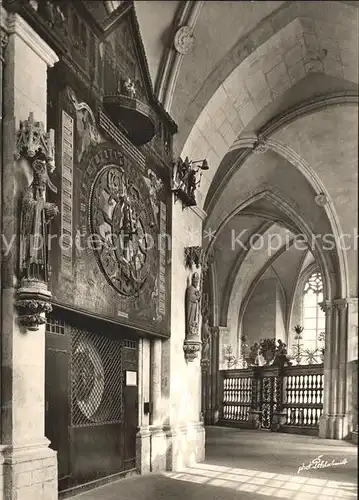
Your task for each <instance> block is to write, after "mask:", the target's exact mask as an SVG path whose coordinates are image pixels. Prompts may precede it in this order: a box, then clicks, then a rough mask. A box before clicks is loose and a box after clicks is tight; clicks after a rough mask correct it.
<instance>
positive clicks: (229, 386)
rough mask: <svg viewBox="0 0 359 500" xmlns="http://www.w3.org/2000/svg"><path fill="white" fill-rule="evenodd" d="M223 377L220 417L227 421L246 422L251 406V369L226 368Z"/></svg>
mask: <svg viewBox="0 0 359 500" xmlns="http://www.w3.org/2000/svg"><path fill="white" fill-rule="evenodd" d="M222 373H225V374H228V377H224V379H223V399H222V401H223V411H222V419H223V420H226V421H228V422H241V423H248V422H249V421H250V410H251V408H252V405H253V402H252V395H253V393H254V391H253V383H255V379H254V377H253V370H250V369H246V370H226V372H222Z"/></svg>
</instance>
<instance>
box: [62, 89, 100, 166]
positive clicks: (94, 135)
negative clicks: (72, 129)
mask: <svg viewBox="0 0 359 500" xmlns="http://www.w3.org/2000/svg"><path fill="white" fill-rule="evenodd" d="M68 95H69V98H70V99H71V102H72V104H73V106H74V108H75V110H76V129H77V136H78V144H79V145H78V148H77V161H78V162H81V160H82V159H83V156H84V154H85V153H86V152H87V151H88V149H89V148H90V147H91V146H96V145H97V144H98V143H99V142H100V134H99V132H98V130H97V126H96V119H95V116H94V114H93V112H92V109H91V108H90V106H88V104H86V103H85V102H78V100H77V98H76V96H75V93H74V92H73V90H72V89H70V88H68Z"/></svg>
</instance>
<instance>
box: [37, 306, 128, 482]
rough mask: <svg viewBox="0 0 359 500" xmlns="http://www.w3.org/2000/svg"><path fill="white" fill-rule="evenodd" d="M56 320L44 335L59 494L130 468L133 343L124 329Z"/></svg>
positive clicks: (49, 420) (49, 418) (49, 426)
mask: <svg viewBox="0 0 359 500" xmlns="http://www.w3.org/2000/svg"><path fill="white" fill-rule="evenodd" d="M59 314H60V317H61V318H62V321H60V320H59V319H57V320H55V319H54V318H51V319H49V322H48V325H47V332H46V404H47V411H46V435H47V437H48V439H50V440H51V447H52V448H53V449H54V450H56V451H57V452H58V463H59V489H60V490H62V489H67V488H69V487H72V486H76V485H79V484H83V483H86V482H88V481H93V480H95V479H98V478H100V477H104V476H107V475H110V474H115V473H117V472H122V471H126V470H129V469H132V468H134V467H135V462H136V431H137V422H138V340H137V339H135V340H128V339H125V337H127V336H128V335H129V334H130V335H131V332H129V330H128V329H125V328H120V327H118V326H116V327H114V326H111V325H108V324H107V323H105V322H101V321H95V320H94V321H92V320H89V319H88V318H86V317H84V316H80V315H77V317H76V318H74V317H73V316H71V319H70V320H69V319H67V316H66V322H65V321H64V319H63V318H64V316H63V315H64V314H65V313H59ZM127 372H130V376H129V377H128V380H127V382H128V383H126V373H127Z"/></svg>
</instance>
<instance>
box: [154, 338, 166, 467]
mask: <svg viewBox="0 0 359 500" xmlns="http://www.w3.org/2000/svg"><path fill="white" fill-rule="evenodd" d="M150 359H151V406H152V411H151V419H150V420H151V426H150V431H151V471H152V472H160V471H164V470H166V434H165V433H164V432H163V422H162V408H161V400H162V397H161V396H162V395H161V382H162V381H161V359H162V340H160V339H156V340H152V341H151V356H150Z"/></svg>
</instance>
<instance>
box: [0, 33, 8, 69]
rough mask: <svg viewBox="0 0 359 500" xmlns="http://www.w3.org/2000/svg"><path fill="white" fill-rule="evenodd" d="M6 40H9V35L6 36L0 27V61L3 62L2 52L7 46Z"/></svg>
mask: <svg viewBox="0 0 359 500" xmlns="http://www.w3.org/2000/svg"><path fill="white" fill-rule="evenodd" d="M8 42H9V37H8V36H7V34H6V33H5V31H3V30H2V29H0V62H1V63H3V62H5V61H4V52H5V49H6V47H7V44H8Z"/></svg>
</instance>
